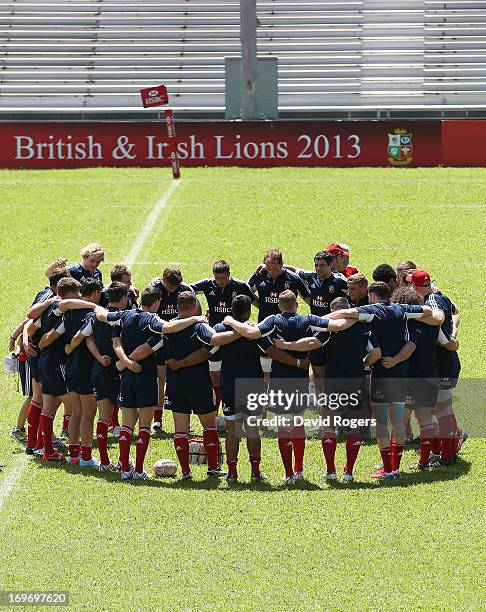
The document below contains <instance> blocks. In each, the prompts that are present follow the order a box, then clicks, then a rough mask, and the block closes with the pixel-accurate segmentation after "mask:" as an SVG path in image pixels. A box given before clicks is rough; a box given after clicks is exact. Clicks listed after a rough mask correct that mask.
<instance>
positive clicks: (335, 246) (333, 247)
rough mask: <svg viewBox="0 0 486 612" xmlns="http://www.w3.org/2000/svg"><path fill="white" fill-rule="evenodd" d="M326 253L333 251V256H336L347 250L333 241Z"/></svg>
mask: <svg viewBox="0 0 486 612" xmlns="http://www.w3.org/2000/svg"><path fill="white" fill-rule="evenodd" d="M326 253H331V255H332V256H333V257H336V255H344V254H346V253H347V251H345V250H344V249H343V247H342V246H340V245H339V244H337V243H335V242H333V243H332V244H330V245H329V246H328V247H327V248H326Z"/></svg>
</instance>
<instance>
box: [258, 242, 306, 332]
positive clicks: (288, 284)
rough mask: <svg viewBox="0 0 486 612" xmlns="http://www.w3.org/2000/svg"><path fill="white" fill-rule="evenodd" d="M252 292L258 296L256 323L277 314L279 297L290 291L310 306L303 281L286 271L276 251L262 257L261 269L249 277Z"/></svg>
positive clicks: (279, 253) (272, 250) (273, 250)
mask: <svg viewBox="0 0 486 612" xmlns="http://www.w3.org/2000/svg"><path fill="white" fill-rule="evenodd" d="M248 285H249V286H250V288H251V290H252V292H253V293H254V294H256V295H258V307H259V311H258V321H259V322H261V321H263V320H264V319H265V318H266V317H268V316H270V315H276V314H279V312H280V311H279V301H278V298H279V295H280V294H281V293H282V292H283V291H287V290H290V291H292V292H293V293H294V295H295V296H297V295H298V294H300V295H301V296H302V298H303V299H304V301H305V302H307V304H310V293H309V291H308V289H307V287H306V286H305V284H304V281H303V280H302V279H301V278H300V277H299V276H298V275H297V274H295V273H294V272H291V271H290V270H286V269H285V268H284V265H283V256H282V253H281V252H280V251H279V250H278V249H275V248H274V249H270V250H269V251H267V252H266V253H265V255H264V257H263V267H260V268H258V270H257V271H256V272H255V273H254V274H253V275H252V276H251V277H250V280H249V281H248Z"/></svg>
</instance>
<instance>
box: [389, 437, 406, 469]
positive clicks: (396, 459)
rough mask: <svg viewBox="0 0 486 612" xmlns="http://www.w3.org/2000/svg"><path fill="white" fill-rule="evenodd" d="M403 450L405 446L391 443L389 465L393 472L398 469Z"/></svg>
mask: <svg viewBox="0 0 486 612" xmlns="http://www.w3.org/2000/svg"><path fill="white" fill-rule="evenodd" d="M404 449H405V444H397V443H396V442H393V444H392V446H391V464H392V470H393V471H395V470H399V469H400V461H401V460H402V456H403V450H404Z"/></svg>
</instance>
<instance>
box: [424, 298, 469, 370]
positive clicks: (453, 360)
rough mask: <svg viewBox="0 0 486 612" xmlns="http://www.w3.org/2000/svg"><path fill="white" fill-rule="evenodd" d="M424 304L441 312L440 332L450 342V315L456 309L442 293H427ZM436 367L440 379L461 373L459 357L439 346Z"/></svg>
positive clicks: (455, 353) (451, 324)
mask: <svg viewBox="0 0 486 612" xmlns="http://www.w3.org/2000/svg"><path fill="white" fill-rule="evenodd" d="M425 304H427V306H430V308H433V309H434V310H442V312H443V313H444V317H445V318H444V322H443V323H442V325H441V330H442V331H443V333H444V334H445V336H446V338H447V339H448V340H450V338H451V335H452V327H453V323H452V315H453V314H454V312H455V310H456V307H455V305H454V304H453V302H452V301H451V300H450V299H449V298H448V297H447V296H446V295H443V294H442V293H440V292H438V293H429V295H427V296H426V297H425ZM436 350H437V367H438V370H439V376H440V377H441V378H457V377H458V376H459V372H460V371H461V362H460V361H459V355H458V354H457V352H455V351H448V350H447V349H444V348H442V347H440V346H438V347H437V349H436Z"/></svg>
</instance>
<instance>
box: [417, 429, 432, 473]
mask: <svg viewBox="0 0 486 612" xmlns="http://www.w3.org/2000/svg"><path fill="white" fill-rule="evenodd" d="M433 430H434V427H433V426H425V427H422V428H421V429H420V456H419V463H420V465H427V462H428V460H429V456H430V451H431V449H432V446H433V442H434V438H432V437H430V435H431V433H432V434H433Z"/></svg>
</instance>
